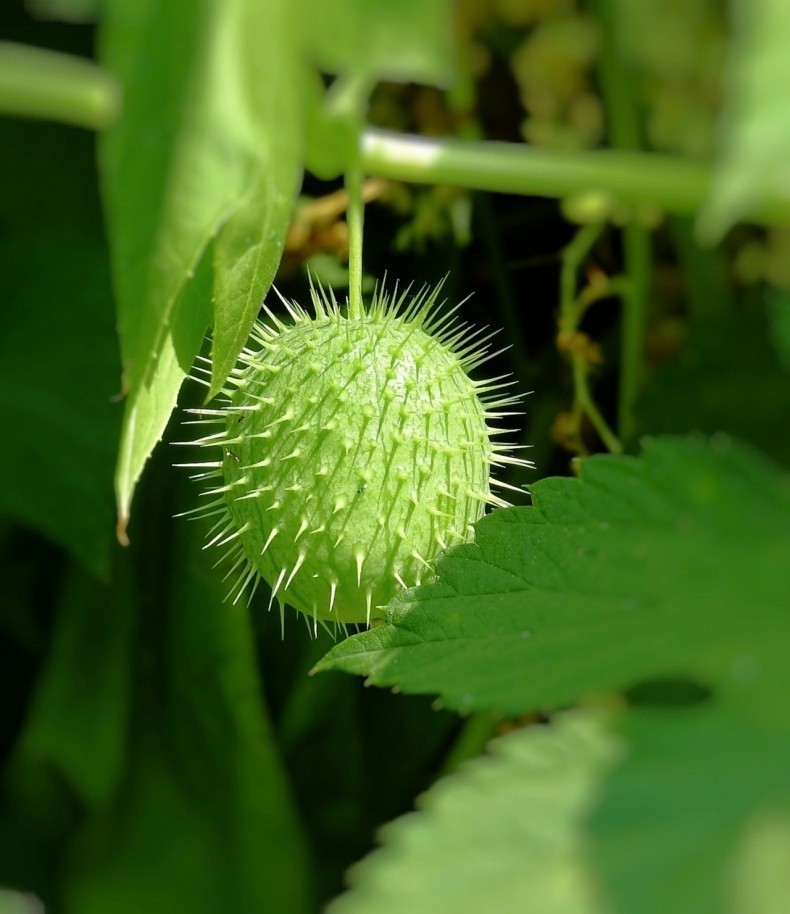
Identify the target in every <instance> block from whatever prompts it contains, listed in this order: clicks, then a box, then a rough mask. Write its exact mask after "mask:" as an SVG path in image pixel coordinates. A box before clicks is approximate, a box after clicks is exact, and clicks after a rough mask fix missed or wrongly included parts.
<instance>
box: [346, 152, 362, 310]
mask: <svg viewBox="0 0 790 914" xmlns="http://www.w3.org/2000/svg"><path fill="white" fill-rule="evenodd" d="M346 192H347V193H348V211H347V219H348V316H349V317H351V318H354V319H357V320H358V319H359V318H361V317H362V232H363V226H364V221H365V201H364V200H363V198H362V169H361V168H360V166H359V163H358V162H355V163H354V165H353V166H352V167H351V168H349V170H348V171H347V172H346Z"/></svg>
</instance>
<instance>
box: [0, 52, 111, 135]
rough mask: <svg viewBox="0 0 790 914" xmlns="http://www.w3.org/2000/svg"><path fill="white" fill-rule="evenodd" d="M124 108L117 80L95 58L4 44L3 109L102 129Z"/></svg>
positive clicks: (0, 68) (0, 66)
mask: <svg viewBox="0 0 790 914" xmlns="http://www.w3.org/2000/svg"><path fill="white" fill-rule="evenodd" d="M120 107H121V93H120V88H119V86H118V84H117V83H116V81H115V79H114V78H113V77H112V76H111V75H110V74H109V73H107V72H106V71H105V70H102V69H101V67H98V66H96V64H94V63H92V62H91V61H89V60H83V59H82V58H80V57H74V56H72V55H70V54H62V53H59V52H57V51H48V50H44V49H43V48H33V47H28V46H27V45H23V44H14V43H12V42H8V41H2V42H0V113H2V114H12V115H17V116H19V117H33V118H44V119H47V120H53V121H61V122H63V123H65V124H73V125H74V126H77V127H87V128H88V129H90V130H101V129H102V128H104V127H108V126H109V125H110V124H112V123H113V121H114V120H115V119H116V117H117V116H118V113H119V111H120Z"/></svg>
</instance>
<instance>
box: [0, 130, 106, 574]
mask: <svg viewBox="0 0 790 914" xmlns="http://www.w3.org/2000/svg"><path fill="white" fill-rule="evenodd" d="M53 150H57V152H54V151H53ZM0 168H2V172H3V174H5V175H8V176H10V175H13V181H12V180H9V181H7V182H6V183H7V187H5V188H4V191H3V194H2V197H1V198H0V219H2V222H3V229H4V231H3V234H2V238H0V277H1V278H0V284H1V285H2V311H3V325H2V332H0V409H2V414H3V425H4V428H5V430H6V431H5V433H4V445H3V447H2V448H0V477H2V479H3V480H4V482H3V485H2V486H0V512H2V513H3V514H6V515H8V516H10V517H13V518H15V519H16V520H18V521H20V522H21V523H23V524H26V525H28V526H30V527H33V528H35V529H36V530H39V531H41V532H42V533H44V534H45V535H47V536H49V537H51V538H52V539H53V540H55V542H57V543H59V544H60V545H62V546H63V547H65V548H66V549H68V550H69V551H70V552H71V553H72V554H73V555H75V556H76V557H77V558H78V559H79V560H80V561H82V562H83V563H84V564H85V565H86V566H87V567H89V568H90V569H91V570H92V571H94V572H96V573H106V572H107V570H108V568H109V558H110V548H111V545H112V527H113V519H112V515H113V511H112V465H113V460H114V451H115V448H116V446H117V445H116V442H117V434H118V426H119V420H120V410H119V408H118V407H117V406H114V405H113V403H112V402H111V398H112V396H113V394H115V393H116V392H117V389H118V388H117V384H118V381H117V366H118V357H117V349H116V346H117V343H116V339H115V327H114V319H113V313H112V291H111V287H110V279H109V271H108V264H107V255H106V251H105V248H104V242H103V238H102V232H101V222H100V214H99V208H98V200H97V198H96V190H95V172H94V166H93V158H92V148H91V138H90V137H89V136H87V135H85V134H79V133H77V132H75V131H71V130H68V129H66V128H61V127H52V126H49V125H43V124H31V123H22V122H16V123H14V122H6V123H4V124H3V142H2V143H0Z"/></svg>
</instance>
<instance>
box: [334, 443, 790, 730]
mask: <svg viewBox="0 0 790 914" xmlns="http://www.w3.org/2000/svg"><path fill="white" fill-rule="evenodd" d="M532 498H533V507H531V508H518V509H507V510H504V511H497V512H495V513H494V514H492V515H490V516H489V517H486V518H484V519H483V520H482V521H480V522H479V523H478V524H477V529H476V542H475V543H474V544H469V545H464V546H459V547H457V548H454V549H451V550H449V551H448V552H446V553H445V554H444V555H443V557H441V558H440V559H439V561H438V563H437V576H438V581H437V582H436V583H433V584H429V585H427V586H423V587H421V588H415V589H413V590H411V591H407V592H405V593H404V594H402V595H400V596H399V597H397V598H396V599H395V600H393V601H392V602H391V603H390V605H389V606H388V607H387V609H386V611H385V620H386V622H385V624H383V625H381V626H379V627H376V628H373V629H371V630H370V631H367V632H363V633H362V634H359V635H356V636H353V637H351V638H349V639H347V640H346V641H344V642H342V643H340V644H338V645H337V646H336V647H335V648H333V649H332V650H331V651H330V652H329V654H328V655H327V656H326V657H325V659H324V660H323V661H322V662H321V663H320V664H319V665H318V669H323V670H327V669H336V670H345V671H347V672H353V673H359V674H364V675H366V676H368V677H369V680H370V681H371V682H372V683H375V684H377V685H396V686H398V687H399V688H400V689H402V690H403V691H405V692H438V693H439V695H440V696H441V697H442V699H443V701H444V702H445V703H446V704H447V705H448V706H449V707H452V708H460V709H464V710H471V709H488V708H493V709H497V710H499V711H502V712H505V713H521V712H524V711H530V710H535V709H538V708H552V707H558V706H562V705H563V704H565V703H567V702H571V701H573V700H575V699H577V698H578V697H579V696H580V695H582V694H583V693H585V692H587V691H590V690H601V689H612V688H621V687H624V686H627V685H629V684H631V683H633V682H635V681H638V680H639V679H641V678H644V677H648V676H656V675H662V674H667V673H670V674H682V673H685V674H689V675H694V674H697V675H700V676H701V677H702V680H703V681H709V677H712V678H713V679H715V680H716V681H717V682H719V683H724V682H725V681H726V682H729V681H730V678H731V675H732V669H731V664H732V661H733V659H734V658H735V657H737V656H740V655H741V654H743V653H744V652H748V651H756V652H757V655H758V656H759V650H758V645H761V646H762V647H764V648H765V647H766V646H767V647H768V648H770V646H771V645H772V644H773V643H774V641H775V639H776V637H777V633H778V632H780V631H783V632H787V627H788V617H787V614H786V613H784V612H782V609H781V607H783V606H785V605H786V580H785V569H786V559H787V554H788V544H789V543H790V489H789V488H788V484H787V479H786V477H784V476H782V474H781V473H780V472H779V470H778V469H777V468H776V467H775V466H774V465H772V464H770V463H768V462H766V461H765V460H764V459H762V458H761V457H760V456H759V455H758V454H756V453H755V452H752V451H750V450H748V449H746V448H744V447H741V446H736V445H734V444H733V443H731V442H730V441H729V439H724V438H719V439H715V440H714V441H712V442H710V443H708V442H706V441H704V440H702V439H688V440H683V439H672V438H669V439H656V440H654V441H652V442H651V443H649V444H648V446H647V447H646V450H645V453H644V455H643V456H642V457H640V458H639V459H634V458H629V457H609V456H603V457H593V458H591V459H589V460H587V461H585V462H584V464H583V465H582V471H581V477H580V478H579V479H545V480H543V481H541V482H539V483H537V484H536V485H534V486H533V487H532ZM744 606H748V607H749V612H748V613H744V611H743V607H744Z"/></svg>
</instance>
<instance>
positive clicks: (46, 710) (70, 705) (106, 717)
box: [15, 559, 135, 809]
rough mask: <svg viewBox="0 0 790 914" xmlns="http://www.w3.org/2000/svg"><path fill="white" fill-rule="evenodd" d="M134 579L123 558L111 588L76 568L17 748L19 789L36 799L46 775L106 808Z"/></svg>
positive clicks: (122, 723) (121, 728) (128, 664)
mask: <svg viewBox="0 0 790 914" xmlns="http://www.w3.org/2000/svg"><path fill="white" fill-rule="evenodd" d="M134 612H135V611H134V582H133V579H132V576H131V573H130V568H129V563H128V562H127V561H124V560H122V559H121V560H119V561H118V562H117V563H116V568H115V581H114V585H112V586H108V585H106V584H100V583H98V582H96V581H94V580H93V579H91V578H89V577H88V576H87V574H85V573H84V572H80V571H76V570H75V571H73V572H72V574H71V576H70V579H69V580H68V582H67V585H66V587H65V589H64V592H63V594H62V596H61V599H60V601H59V606H58V617H57V623H56V628H55V635H54V638H53V643H52V647H51V650H50V655H49V657H48V660H47V663H46V665H45V667H44V671H43V674H42V676H41V678H40V680H39V682H38V687H37V690H36V694H35V696H34V700H33V702H32V706H31V708H30V712H29V716H28V718H27V721H26V725H25V729H24V731H23V734H22V737H21V739H20V741H19V743H18V746H17V750H16V764H15V770H16V772H17V775H18V781H17V789H18V790H21V791H23V792H24V793H25V794H26V795H27V797H28V799H30V800H32V801H33V802H36V801H35V794H36V793H42V794H43V795H44V796H46V795H47V792H48V791H47V790H46V789H42V778H53V779H54V780H55V781H56V782H57V783H58V784H61V783H62V784H65V785H67V787H68V789H69V790H70V791H71V792H72V793H73V795H74V796H75V797H77V798H78V800H79V802H80V803H82V804H83V805H84V806H86V807H89V808H97V809H101V808H106V807H107V806H108V805H109V804H110V802H111V801H112V799H113V797H114V794H115V791H116V790H117V788H118V786H119V784H120V781H121V777H122V774H123V770H124V764H125V755H126V750H127V738H128V732H129V719H130V709H131V694H132V662H133V657H134Z"/></svg>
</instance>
